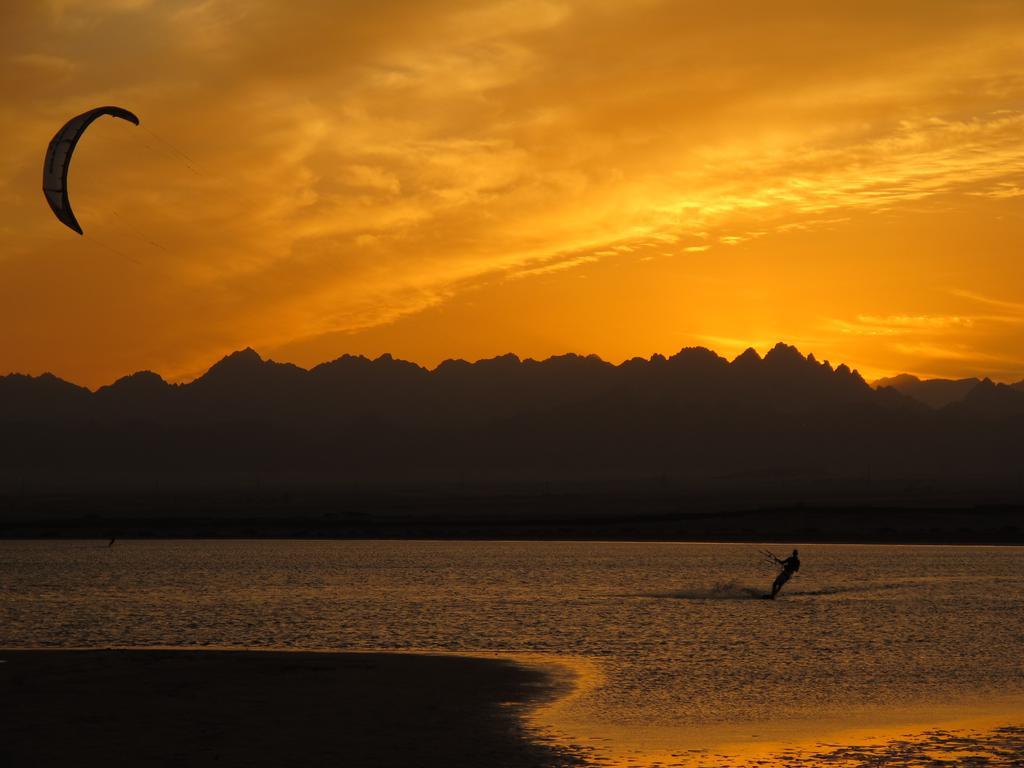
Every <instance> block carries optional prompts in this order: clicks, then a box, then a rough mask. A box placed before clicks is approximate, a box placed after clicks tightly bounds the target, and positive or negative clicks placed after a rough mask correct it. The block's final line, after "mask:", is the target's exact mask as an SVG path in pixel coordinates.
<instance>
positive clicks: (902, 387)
mask: <svg viewBox="0 0 1024 768" xmlns="http://www.w3.org/2000/svg"><path fill="white" fill-rule="evenodd" d="M978 383H979V381H978V379H974V378H970V379H956V380H952V379H926V380H924V381H922V380H921V379H919V378H918V377H917V376H911V375H910V374H908V373H901V374H900V375H898V376H891V377H889V378H882V379H878V380H877V381H875V382H874V386H875V387H876V388H881V387H891V388H892V389H894V390H896V391H898V392H901V393H902V394H904V395H907V396H908V397H912V398H914V399H915V400H918V401H920V402H922V403H924V404H925V405H928V406H930V407H932V408H943V407H945V406H947V405H950V404H951V403H956V402H959V401H961V400H963V399H964V398H965V397H967V395H968V393H969V392H970V391H971V390H972V389H974V388H975V387H976V386H978Z"/></svg>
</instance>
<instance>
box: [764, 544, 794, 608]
mask: <svg viewBox="0 0 1024 768" xmlns="http://www.w3.org/2000/svg"><path fill="white" fill-rule="evenodd" d="M772 557H773V558H774V559H775V562H776V563H778V564H779V565H781V566H782V572H781V573H779V575H778V576H776V577H775V581H774V582H772V594H771V598H772V600H774V599H775V596H776V595H777V594H779V590H780V589H782V585H783V584H785V583H786V582H787V581H789V579H790V577H792V575H793V574H794V573H796V572H797V571H799V570H800V558H799V557H798V556H797V551H796V550H795V549H794V550H793V554H792V555H790V556H789V557H787V558H786V559H785V560H780V559H779V558H777V557H775V555H772Z"/></svg>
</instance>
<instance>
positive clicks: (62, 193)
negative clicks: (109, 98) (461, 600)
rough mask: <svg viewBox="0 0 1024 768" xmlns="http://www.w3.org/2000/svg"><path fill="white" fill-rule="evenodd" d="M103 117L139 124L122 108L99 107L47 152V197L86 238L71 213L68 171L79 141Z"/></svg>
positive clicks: (73, 122)
mask: <svg viewBox="0 0 1024 768" xmlns="http://www.w3.org/2000/svg"><path fill="white" fill-rule="evenodd" d="M103 115H110V116H111V117H119V118H121V119H122V120H127V121H128V122H129V123H134V124H135V125H138V124H139V118H137V117H136V116H135V115H134V114H132V113H131V112H129V111H128V110H127V109H122V108H121V107H96V109H90V110H89V111H88V112H83V113H82V114H80V115H78V116H77V117H73V118H71V119H70V120H68V121H67V122H66V123H65V124H64V127H63V128H61V129H60V130H59V131H57V135H56V136H54V137H53V139H52V140H51V141H50V146H49V147H47V149H46V160H45V161H44V163H43V194H44V195H46V202H48V203H49V204H50V208H51V209H52V210H53V213H54V215H55V216H56V217H57V218H58V219H59V220H60V221H61V223H63V224H65V225H67V226H68V227H70V228H71V229H73V230H74V231H75V232H77V233H78V234H80V235H81V234H83V232H82V227H81V226H79V224H78V219H76V218H75V213H74V211H72V210H71V201H70V200H68V168H69V167H70V166H71V155H72V153H74V151H75V146H76V145H77V144H78V140H79V139H80V138H82V134H83V133H85V129H86V128H88V127H89V126H90V125H91V124H92V122H93V120H95V119H96V118H98V117H102V116H103Z"/></svg>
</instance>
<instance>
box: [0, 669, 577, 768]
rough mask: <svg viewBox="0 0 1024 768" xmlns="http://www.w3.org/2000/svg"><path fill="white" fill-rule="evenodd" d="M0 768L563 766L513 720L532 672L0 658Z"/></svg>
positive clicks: (535, 677) (551, 691)
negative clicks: (92, 767)
mask: <svg viewBox="0 0 1024 768" xmlns="http://www.w3.org/2000/svg"><path fill="white" fill-rule="evenodd" d="M0 659H3V662H4V663H2V664H0V691H3V695H2V696H0V765H3V766H12V767H13V766H25V767H28V766H32V767H33V768H49V767H50V766H54V767H55V766H72V765H73V766H104V767H105V768H115V767H116V766H133V767H136V766H185V765H187V766H191V767H192V768H203V767H204V766H240V765H245V766H274V767H275V768H283V767H284V766H327V765H330V766H361V767H364V766H365V767H367V768H369V767H370V766H381V767H384V766H403V768H404V767H406V766H422V767H423V768H429V767H430V766H445V768H457V767H458V766H472V767H473V768H478V767H479V766H509V767H510V768H513V767H514V766H531V767H537V766H566V765H576V764H579V760H578V758H575V757H573V756H572V755H570V754H568V753H566V752H564V751H562V750H560V749H559V748H556V747H554V746H551V745H548V744H544V743H539V742H537V741H531V740H530V739H529V738H528V735H527V734H526V733H525V732H524V730H523V728H522V726H521V725H520V720H519V713H520V712H521V711H522V710H523V708H525V707H528V706H529V705H530V704H531V703H535V702H540V701H543V700H545V699H546V698H550V697H551V696H553V695H555V693H556V688H557V686H556V682H555V681H554V679H553V678H551V677H549V676H548V675H547V674H545V673H544V672H542V671H539V670H535V669H529V668H526V667H522V666H519V665H516V664H514V663H511V662H505V661H498V660H492V659H479V658H466V657H454V656H425V655H413V654H379V653H376V654H374V653H304V652H303V653H291V652H249V651H167V650H152V651H149V650H146V651H135V650H132V651H125V650H102V651H91V650H90V651H4V652H0Z"/></svg>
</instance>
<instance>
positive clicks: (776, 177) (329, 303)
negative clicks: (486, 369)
mask: <svg viewBox="0 0 1024 768" xmlns="http://www.w3.org/2000/svg"><path fill="white" fill-rule="evenodd" d="M0 60H2V65H0V91H2V93H3V96H4V98H3V99H2V100H0V142H2V144H0V146H2V151H0V324H2V329H3V330H2V331H0V373H2V372H8V371H19V372H25V373H33V374H38V373H41V372H43V371H52V372H54V373H56V374H57V375H60V376H62V377H64V378H67V379H70V380H73V381H76V382H78V383H82V384H86V385H89V386H98V385H100V384H105V383H109V382H110V381H112V380H114V379H115V378H117V377H118V376H121V375H124V374H126V373H129V372H132V371H136V370H140V369H152V370H155V371H157V372H159V373H161V374H163V375H165V376H166V377H168V378H171V379H187V378H190V377H192V376H194V375H196V374H198V373H201V372H202V371H203V370H204V369H205V368H207V367H208V366H209V365H210V364H211V363H213V362H214V361H216V360H217V359H218V358H220V357H221V356H223V355H224V354H226V353H228V352H230V351H232V350H235V349H239V348H242V347H245V346H252V347H254V348H256V349H257V350H259V351H260V352H261V353H262V354H264V356H270V357H273V358H274V359H277V360H288V361H293V362H296V363H299V364H302V365H311V364H315V363H318V362H321V361H324V360H329V359H333V358H335V357H338V356H340V355H341V354H343V353H346V352H347V353H361V354H367V355H370V356H376V355H379V354H381V353H383V352H391V353H393V354H394V355H395V356H398V357H404V358H407V359H411V360H415V361H417V362H420V363H423V364H425V365H434V364H436V363H438V362H439V361H441V360H443V359H445V358H447V357H465V358H469V359H476V358H480V357H490V356H493V355H496V354H501V353H505V352H509V351H512V352H516V353H518V354H519V355H521V356H523V357H527V356H531V357H538V358H539V357H546V356H548V355H551V354H558V353H563V352H568V351H575V352H581V353H591V352H593V353H597V354H599V355H601V356H602V357H604V358H606V359H608V360H611V361H615V362H618V361H620V360H622V359H625V358H629V357H632V356H635V355H643V356H648V355H650V354H651V353H653V352H660V353H663V354H671V353H673V352H675V351H677V350H678V349H679V348H680V347H683V346H693V345H701V346H708V347H710V348H712V349H715V350H717V351H718V352H719V353H720V354H723V355H726V356H729V357H732V356H733V355H735V354H738V353H739V352H740V351H742V350H743V349H744V348H746V347H747V346H754V347H755V348H757V349H759V350H760V351H762V352H763V351H765V350H766V349H767V348H768V347H770V346H771V345H773V344H774V343H775V342H776V341H779V340H783V341H786V342H788V343H791V344H795V345H797V346H798V347H799V348H800V349H801V350H802V351H803V352H805V353H807V352H814V353H815V355H816V356H817V357H818V358H819V359H821V358H827V359H830V360H832V361H833V362H835V363H838V362H847V363H849V364H850V365H851V366H853V367H856V368H858V369H859V370H860V371H861V372H862V373H863V374H864V375H865V376H867V377H869V378H870V377H875V376H880V375H887V374H891V373H896V372H901V371H908V372H911V373H916V374H919V375H923V376H967V375H988V376H991V377H992V378H995V379H998V380H1003V381H1013V380H1018V379H1021V378H1024V262H1022V258H1021V255H1022V244H1024V3H1021V2H1020V0H1006V1H1004V2H1001V1H999V0H959V1H957V2H951V1H949V0H901V1H900V2H894V1H893V0H885V1H876V0H843V1H841V2H839V1H837V2H820V0H816V1H815V2H809V1H807V2H794V1H787V0H776V1H774V2H764V1H763V0H751V1H750V2H687V1H685V0H666V1H665V2H659V1H658V0H632V1H630V0H621V1H620V2H611V1H605V0H589V1H587V2H583V1H580V2H574V1H572V0H550V1H546V0H515V1H514V2H491V3H476V2H457V1H455V0H436V1H435V0H408V1H407V2H383V1H382V2H337V1H336V0H318V1H313V0H291V1H289V2H281V1H280V0H180V1H178V2H172V1H168V2H157V0H152V1H147V0H6V1H5V2H4V3H3V5H2V7H0ZM103 104H116V105H120V106H123V107H126V108H128V109H130V110H132V111H133V112H135V113H136V114H138V115H139V117H140V118H141V120H142V125H141V127H138V128H136V127H134V126H132V125H130V124H128V123H126V122H123V121H119V120H115V119H111V118H103V119H102V120H100V121H98V122H96V123H95V124H94V125H93V126H92V128H90V130H89V131H88V132H87V134H86V136H85V138H84V139H83V140H82V142H81V144H80V145H79V147H78V152H77V154H76V156H75V160H74V163H73V166H72V171H71V179H70V189H71V200H72V203H73V204H74V207H75V211H76V213H77V215H78V219H79V221H80V222H81V224H82V227H83V228H84V230H85V237H84V238H82V237H79V236H78V235H76V234H74V233H73V232H71V231H70V230H68V229H67V228H65V227H63V226H62V225H61V224H60V223H59V222H58V221H57V220H56V219H55V218H54V216H53V215H52V213H51V212H50V210H49V208H48V207H47V205H46V202H45V200H44V199H43V196H42V193H41V190H40V176H41V167H42V160H43V153H44V151H45V149H46V144H47V142H48V141H49V139H50V138H51V136H52V135H53V134H54V133H55V132H56V130H57V129H58V128H59V127H60V126H61V124H62V123H63V122H64V121H65V120H66V119H68V118H69V117H71V116H72V115H75V114H77V113H79V112H82V111H85V110H86V109H89V108H92V107H95V106H99V105H103Z"/></svg>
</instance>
